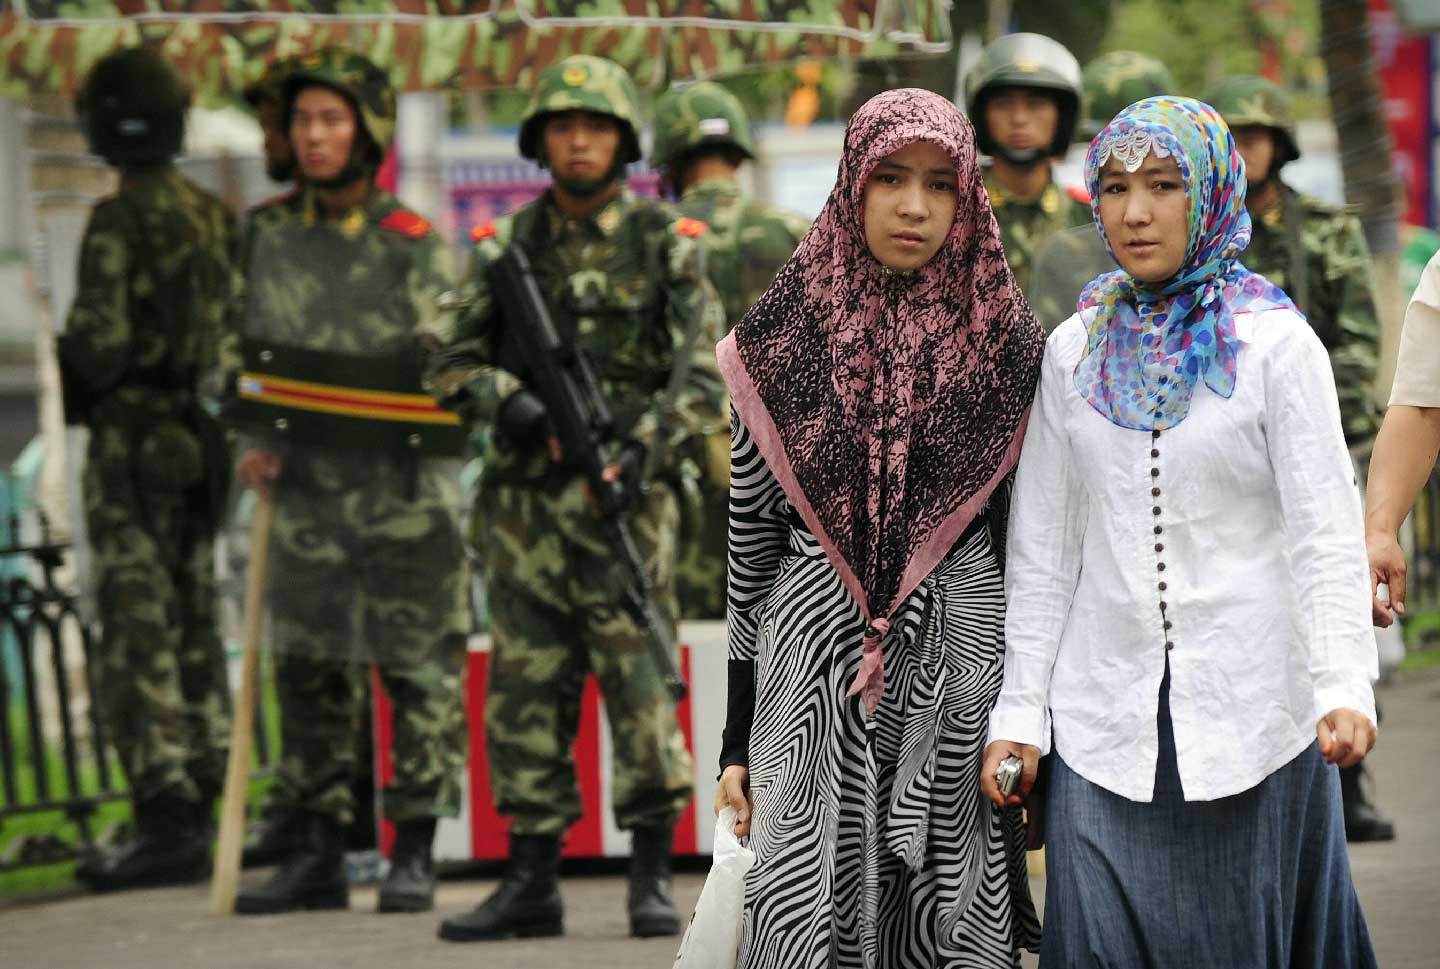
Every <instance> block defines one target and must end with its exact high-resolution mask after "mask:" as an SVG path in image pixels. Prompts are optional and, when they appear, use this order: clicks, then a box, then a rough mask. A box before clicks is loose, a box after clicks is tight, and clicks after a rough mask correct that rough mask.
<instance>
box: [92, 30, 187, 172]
mask: <svg viewBox="0 0 1440 969" xmlns="http://www.w3.org/2000/svg"><path fill="white" fill-rule="evenodd" d="M189 105H190V91H189V89H187V88H186V86H185V83H184V82H183V81H181V80H180V75H179V74H177V73H175V69H174V68H173V67H171V66H170V64H169V63H168V62H166V61H165V60H164V59H163V58H162V57H160V55H159V54H157V53H155V52H154V51H152V50H150V49H148V48H144V47H129V48H126V49H125V50H118V51H115V52H114V53H113V54H108V55H106V56H105V57H103V58H101V59H100V61H99V62H98V63H97V64H96V65H95V66H94V67H93V68H92V69H91V70H90V73H89V74H88V75H87V76H86V78H85V81H84V83H83V84H82V85H81V86H80V92H79V94H77V95H76V97H75V113H76V114H77V115H79V117H80V128H81V130H82V131H84V133H85V141H86V142H87V143H88V144H89V146H90V150H91V151H92V152H94V153H95V154H97V155H99V156H100V157H102V158H104V159H105V160H106V161H108V162H110V163H111V164H112V165H134V164H155V163H158V162H164V161H168V160H169V159H171V158H173V157H174V156H176V155H178V154H179V153H180V145H181V142H183V141H184V138H185V109H186V108H187V107H189Z"/></svg>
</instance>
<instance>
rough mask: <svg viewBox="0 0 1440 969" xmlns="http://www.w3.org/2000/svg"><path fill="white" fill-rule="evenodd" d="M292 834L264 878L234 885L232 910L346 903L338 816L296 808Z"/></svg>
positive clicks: (342, 831) (261, 911) (263, 911)
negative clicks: (254, 883)
mask: <svg viewBox="0 0 1440 969" xmlns="http://www.w3.org/2000/svg"><path fill="white" fill-rule="evenodd" d="M295 834H296V837H295V846H294V849H293V850H292V851H291V853H290V856H289V857H287V858H286V859H285V860H284V861H282V862H281V863H280V867H279V868H277V869H275V873H274V874H273V875H271V876H270V880H269V881H267V882H266V883H265V884H263V885H257V886H256V887H254V888H243V889H241V890H240V894H239V895H237V896H236V898H235V911H236V912H237V913H239V914H241V915H265V914H269V913H273V912H293V911H296V910H297V909H325V908H349V907H350V885H349V883H348V882H347V881H346V880H345V828H344V826H343V825H342V824H341V823H340V821H339V819H338V818H336V817H334V816H333V815H329V814H316V813H315V812H313V811H304V812H301V813H300V815H299V816H298V818H297V822H296V832H295Z"/></svg>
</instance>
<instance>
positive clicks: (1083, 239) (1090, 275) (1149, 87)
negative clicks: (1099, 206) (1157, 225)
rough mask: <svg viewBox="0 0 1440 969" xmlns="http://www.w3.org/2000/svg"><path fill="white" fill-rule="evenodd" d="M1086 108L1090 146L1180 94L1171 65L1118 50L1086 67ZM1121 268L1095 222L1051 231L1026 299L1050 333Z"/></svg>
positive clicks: (1082, 132) (1082, 134)
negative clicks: (1116, 123) (1162, 97)
mask: <svg viewBox="0 0 1440 969" xmlns="http://www.w3.org/2000/svg"><path fill="white" fill-rule="evenodd" d="M1083 80H1084V89H1085V107H1084V112H1083V117H1082V119H1081V121H1080V124H1079V125H1078V126H1077V129H1076V136H1075V137H1076V140H1077V141H1081V142H1084V143H1086V144H1088V143H1089V142H1090V140H1091V139H1092V138H1094V137H1095V136H1096V135H1098V134H1099V133H1100V129H1102V128H1104V127H1105V126H1106V125H1107V124H1109V123H1110V119H1111V118H1113V117H1115V116H1116V115H1117V114H1119V113H1120V111H1121V110H1122V109H1124V108H1127V107H1129V106H1130V105H1132V104H1134V103H1135V102H1136V101H1140V100H1143V99H1145V98H1150V97H1155V96H1156V95H1159V94H1176V93H1178V89H1177V88H1176V86H1175V78H1174V77H1173V76H1172V75H1171V74H1170V69H1169V68H1168V67H1166V66H1165V65H1164V64H1162V63H1161V62H1160V61H1157V60H1156V59H1155V58H1153V57H1150V56H1148V55H1146V54H1142V53H1140V52H1139V51H1133V50H1117V51H1111V52H1110V53H1108V54H1102V55H1100V56H1099V57H1097V58H1095V59H1094V60H1093V61H1091V62H1090V63H1089V64H1086V65H1085V73H1084V75H1083ZM1114 268H1115V260H1114V259H1111V258H1110V253H1109V251H1108V250H1107V249H1106V248H1105V241H1104V240H1103V239H1101V238H1100V233H1098V232H1096V231H1095V226H1094V225H1093V224H1091V223H1090V222H1086V223H1085V224H1083V225H1078V226H1075V227H1074V228H1071V229H1065V230H1063V231H1061V232H1057V233H1055V234H1054V235H1051V236H1050V237H1049V238H1047V239H1045V240H1044V241H1043V242H1041V243H1040V245H1039V246H1037V247H1036V249H1035V261H1034V264H1033V265H1032V267H1031V286H1030V289H1029V290H1028V291H1027V292H1026V294H1025V298H1026V299H1027V300H1028V301H1029V303H1030V308H1031V309H1032V310H1034V311H1035V318H1036V319H1037V320H1039V321H1040V325H1041V326H1043V327H1045V330H1046V332H1049V331H1051V330H1053V329H1055V328H1056V327H1057V326H1059V325H1060V324H1061V323H1064V322H1065V321H1066V320H1068V319H1069V318H1070V317H1071V316H1072V315H1073V314H1074V313H1075V305H1076V303H1077V302H1078V301H1079V298H1080V291H1081V290H1082V289H1084V288H1085V285H1086V284H1087V283H1089V282H1090V280H1092V279H1094V278H1095V277H1096V276H1099V275H1100V274H1101V273H1108V272H1110V271H1111V270H1113V269H1114Z"/></svg>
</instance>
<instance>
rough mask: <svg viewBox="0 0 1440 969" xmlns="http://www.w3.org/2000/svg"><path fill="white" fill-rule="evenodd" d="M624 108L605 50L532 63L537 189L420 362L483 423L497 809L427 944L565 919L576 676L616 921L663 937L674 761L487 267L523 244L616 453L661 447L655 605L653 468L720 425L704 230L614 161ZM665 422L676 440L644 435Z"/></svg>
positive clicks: (639, 634)
mask: <svg viewBox="0 0 1440 969" xmlns="http://www.w3.org/2000/svg"><path fill="white" fill-rule="evenodd" d="M637 116H638V106H637V104H636V95H635V89H634V87H633V85H632V84H631V81H630V78H629V76H628V75H627V74H626V73H625V72H624V71H623V70H621V69H620V68H619V67H618V66H617V65H615V64H613V63H611V62H610V61H606V60H602V59H599V58H595V57H588V56H574V57H569V58H566V59H565V60H563V61H561V62H559V63H558V64H555V65H552V66H551V67H550V68H548V69H547V70H546V71H545V72H544V73H543V74H541V76H540V79H539V82H538V85H537V88H536V90H535V92H534V96H533V98H532V99H531V102H530V105H529V107H528V109H527V110H526V113H525V117H524V120H523V122H522V124H521V128H520V153H521V154H522V155H523V156H525V157H526V158H533V159H536V160H537V161H539V162H540V163H541V164H543V165H545V166H546V167H548V168H549V169H550V172H551V185H550V188H549V190H548V191H546V193H545V194H544V195H543V196H542V197H541V198H539V199H538V200H536V201H535V202H532V203H530V204H529V205H526V206H525V207H523V208H521V209H520V210H519V211H518V212H516V213H515V214H514V215H513V217H510V218H506V219H503V220H501V221H500V222H498V223H496V224H495V225H493V226H485V227H482V228H479V229H477V230H476V231H475V232H474V233H473V236H474V238H475V240H476V247H475V250H474V254H473V257H472V263H471V266H472V268H471V273H470V277H469V280H468V282H467V286H466V292H465V296H466V297H467V298H468V302H469V309H468V310H467V311H466V313H465V314H464V315H463V316H462V318H461V320H460V322H459V324H458V326H457V334H456V340H455V342H454V343H453V344H452V345H451V346H450V347H449V348H448V350H447V351H446V353H445V354H444V355H443V356H442V357H441V358H439V359H438V360H437V361H436V364H435V371H434V378H433V389H434V391H435V393H436V395H437V396H438V397H439V398H440V399H441V400H442V401H444V402H445V403H446V404H447V405H449V406H452V407H456V408H459V409H460V410H461V411H462V412H463V413H464V414H465V415H466V416H467V417H468V418H469V419H471V420H473V421H479V422H481V423H487V424H488V423H491V422H493V423H494V424H495V425H496V433H495V435H494V436H493V439H492V441H491V443H490V446H489V448H488V450H487V452H486V454H485V470H484V475H483V477H482V480H481V487H480V492H479V495H478V496H477V498H476V506H475V515H474V520H475V521H476V524H477V534H476V535H475V536H474V537H475V539H476V541H477V542H478V544H479V545H480V546H481V547H482V548H483V549H484V551H485V581H486V588H487V592H488V597H487V598H488V601H489V603H490V606H491V610H492V613H491V620H492V628H491V632H492V636H493V646H492V650H493V651H492V652H491V654H490V680H489V693H488V695H487V697H486V703H485V725H486V739H487V743H488V745H489V755H490V780H491V786H492V788H493V790H494V792H495V800H496V805H497V807H498V808H499V811H500V813H501V814H503V815H506V816H508V817H509V818H510V819H511V826H510V866H509V869H508V871H507V873H506V875H505V879H504V881H503V882H502V883H501V885H500V888H499V890H498V891H496V892H495V893H494V894H493V895H491V896H490V898H489V899H487V900H486V901H485V902H484V903H483V904H482V905H480V906H479V907H478V908H477V909H475V910H474V911H472V912H469V913H466V914H463V915H459V916H456V917H452V918H449V919H446V920H445V921H444V923H443V924H442V925H441V926H440V937H441V938H443V939H449V940H451V941H470V940H479V939H494V938H502V937H505V936H514V935H558V934H560V933H561V932H562V931H563V910H562V906H561V899H560V893H559V886H558V880H557V868H558V865H559V861H560V848H561V838H562V836H563V835H564V833H565V831H566V829H567V828H569V827H570V825H571V824H573V823H574V822H575V821H576V820H578V819H579V817H580V815H581V807H580V796H579V793H578V791H577V789H576V785H575V773H574V772H575V766H574V763H573V760H572V756H571V744H572V742H573V740H574V738H575V732H576V729H577V726H578V721H579V714H580V694H581V688H582V686H583V684H584V680H585V676H586V674H587V673H591V672H593V673H594V674H595V677H596V679H597V680H598V681H599V684H600V689H601V691H602V692H603V694H604V696H605V710H606V713H607V715H608V717H609V721H610V729H611V735H612V737H613V739H614V751H613V759H614V783H613V786H612V789H611V796H612V800H613V803H614V809H615V820H616V823H617V824H618V825H619V827H621V828H622V829H625V830H628V831H630V832H631V833H632V835H633V842H632V849H631V864H630V882H629V915H630V929H631V932H632V933H633V934H635V935H641V936H646V935H662V934H671V933H674V932H677V931H678V930H679V918H678V916H677V914H676V912H675V908H674V906H673V904H672V902H671V898H670V844H671V838H672V833H673V830H674V826H675V822H676V821H677V819H678V818H679V816H680V813H681V811H682V810H683V809H684V808H685V806H686V804H687V803H688V802H689V800H690V796H691V790H692V784H693V781H692V775H691V761H690V756H689V754H688V753H687V751H686V749H685V742H684V738H683V737H682V735H681V733H680V730H679V727H678V725H677V723H676V719H675V711H674V707H673V704H672V702H671V699H670V697H669V695H668V694H667V692H666V690H665V687H664V685H663V683H662V678H661V676H660V674H659V671H658V668H657V667H658V664H657V663H656V662H655V661H654V659H653V658H652V657H651V656H650V655H649V654H648V652H647V642H648V641H647V638H646V636H645V635H644V632H643V630H642V628H641V627H640V625H639V624H638V623H637V621H636V620H635V619H633V618H632V616H631V614H630V613H629V612H628V611H626V610H625V609H623V608H621V607H620V606H619V603H620V601H621V600H620V594H621V589H622V583H623V582H624V578H625V577H624V576H623V575H621V573H620V570H619V569H618V568H617V566H616V559H617V555H616V553H615V551H614V549H612V548H611V547H610V545H609V542H608V540H607V539H606V538H605V537H604V536H605V532H604V530H603V529H602V528H601V522H600V519H599V518H598V517H597V515H596V512H595V510H594V508H593V507H592V505H591V503H590V502H589V500H588V499H587V497H586V494H587V492H586V489H585V488H584V487H582V482H581V479H580V477H579V475H578V473H577V472H576V471H575V470H573V468H572V467H571V466H570V465H569V464H561V463H557V462H556V461H555V460H553V458H552V457H551V455H550V453H549V450H548V449H547V445H546V441H547V435H548V431H547V430H546V429H545V424H546V421H547V419H548V418H547V417H546V411H545V409H544V403H543V401H541V400H540V399H539V397H538V395H537V394H536V393H535V392H534V391H532V390H531V389H528V388H527V384H526V382H525V373H524V372H523V371H524V367H523V366H519V365H518V364H516V363H513V362H510V357H509V354H510V353H513V351H507V346H509V340H508V339H507V337H506V327H507V325H509V321H508V320H506V319H502V318H500V317H499V315H498V313H497V312H496V306H495V299H494V291H493V288H492V286H491V283H490V280H489V276H488V272H489V267H490V266H491V265H492V264H494V263H495V262H496V261H497V260H498V259H500V258H501V257H502V255H504V254H505V253H506V251H507V249H508V248H509V247H512V246H519V247H523V250H524V251H525V252H527V253H528V255H529V258H530V260H531V261H532V262H533V265H534V271H535V276H536V282H537V284H538V287H539V292H540V293H541V294H543V297H544V300H545V302H546V304H547V305H548V309H549V312H550V313H551V314H552V316H553V317H554V320H555V325H556V327H557V329H558V330H559V331H560V335H561V339H562V340H566V341H573V345H574V346H575V347H576V348H577V349H579V350H580V351H582V352H583V353H585V355H586V356H587V357H588V358H589V360H590V364H591V365H592V366H593V368H594V370H595V372H596V375H597V380H598V382H599V384H600V385H601V388H602V390H603V392H604V394H605V396H606V397H607V399H608V401H609V404H610V407H611V408H612V410H613V411H614V414H615V425H616V428H617V432H616V440H615V443H616V444H617V445H619V446H623V448H624V450H625V452H626V453H628V454H630V455H632V456H633V458H634V460H633V461H632V462H631V463H632V465H633V466H641V465H643V464H645V463H653V462H648V461H647V460H646V458H647V456H648V452H649V449H652V448H655V447H662V449H663V450H665V451H666V452H667V453H668V454H669V455H672V457H667V458H666V459H665V460H664V461H663V462H661V468H660V475H659V480H657V481H656V482H655V486H654V487H652V488H650V489H649V490H648V491H646V492H642V493H641V495H640V497H639V500H638V501H637V506H636V507H635V508H634V509H633V513H632V522H633V524H634V526H635V531H636V533H637V535H636V537H637V541H638V544H639V545H640V546H641V548H642V552H643V553H644V555H645V558H646V559H647V564H648V567H649V569H650V574H651V575H652V576H653V580H654V587H655V589H656V592H657V595H658V597H659V598H660V599H661V600H662V601H666V600H669V599H671V598H672V596H671V593H670V586H671V576H672V570H673V567H674V559H675V533H676V527H677V518H678V510H677V501H676V498H675V494H674V491H673V489H672V487H670V486H669V485H670V482H669V481H668V478H669V477H670V476H671V475H672V474H673V471H674V467H675V460H674V458H673V455H674V454H675V453H676V450H677V448H678V449H680V450H683V449H685V448H686V447H690V446H693V443H694V442H695V441H696V440H698V439H701V438H702V436H703V434H705V433H707V432H709V431H711V430H713V429H714V428H715V427H717V426H718V425H719V422H720V421H722V420H723V419H724V410H723V408H724V406H725V405H724V396H723V391H721V390H720V384H719V382H718V370H717V368H716V366H715V362H714V351H713V349H712V348H713V346H714V343H715V341H716V338H717V335H718V332H719V329H720V314H721V310H720V307H719V303H718V300H717V299H716V297H715V296H714V294H713V292H712V290H711V288H710V285H709V283H708V282H706V281H705V278H704V276H703V261H702V260H703V256H702V250H701V246H700V241H699V238H698V237H699V236H700V235H702V234H703V233H704V231H705V226H704V224H703V223H700V222H697V221H695V220H693V219H686V218H679V217H677V216H676V214H675V213H674V212H673V211H672V210H670V209H669V208H667V207H665V206H663V205H661V204H659V203H654V202H650V201H646V200H643V199H639V198H636V197H634V196H633V195H631V194H630V192H629V191H628V190H627V189H626V188H625V186H624V182H623V174H624V171H625V165H626V164H627V163H629V162H632V161H635V160H637V159H638V158H639V157H640V146H639V139H638V126H639V123H638V117H637ZM697 328H698V329H697ZM686 347H696V348H701V349H700V351H699V352H698V353H697V354H696V355H695V356H694V358H693V359H694V362H693V363H692V364H691V366H690V368H689V372H688V376H687V381H686V384H685V391H684V393H683V394H682V395H680V399H679V400H677V401H675V402H674V403H675V404H676V409H678V410H679V411H681V412H682V416H681V417H680V418H678V419H674V418H672V419H667V420H664V421H662V420H661V419H660V418H659V414H660V413H661V412H662V411H668V410H670V409H671V408H669V407H668V406H667V404H668V403H669V401H667V399H666V398H667V397H668V396H669V395H667V393H666V389H667V385H668V384H669V383H670V382H671V380H672V377H673V375H674V372H675V369H674V368H675V367H676V365H677V364H679V363H680V354H681V353H682V352H683V351H684V349H685V348H686ZM507 364H508V365H507ZM517 371H521V372H517ZM661 430H663V431H664V432H665V433H666V434H667V435H670V437H669V438H668V440H669V442H670V444H671V445H672V446H671V447H668V448H665V447H664V446H663V445H662V444H661V443H660V438H659V437H658V432H659V431H661ZM671 615H673V611H672V612H671Z"/></svg>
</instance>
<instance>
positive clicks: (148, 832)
mask: <svg viewBox="0 0 1440 969" xmlns="http://www.w3.org/2000/svg"><path fill="white" fill-rule="evenodd" d="M199 810H200V809H199V807H198V806H197V805H196V804H195V803H194V802H193V801H187V800H184V799H182V798H179V797H176V796H174V795H161V796H160V797H156V798H152V799H149V800H145V801H139V802H136V804H135V836H134V837H133V838H130V839H129V840H127V841H122V842H120V843H119V844H117V845H112V846H110V847H108V848H103V849H100V850H97V851H94V852H92V853H90V854H89V855H87V856H86V857H84V858H82V859H81V860H80V862H79V863H78V864H77V865H76V866H75V877H76V879H77V880H79V881H81V882H83V883H84V884H85V885H87V886H89V887H90V888H91V889H93V890H94V891H97V892H113V891H119V890H121V889H126V888H152V887H155V886H159V885H187V884H191V883H193V882H198V881H204V879H205V878H206V877H207V876H208V875H209V874H210V839H209V837H208V836H207V835H206V834H205V833H204V832H203V831H202V830H200V829H199V827H198V817H199Z"/></svg>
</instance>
